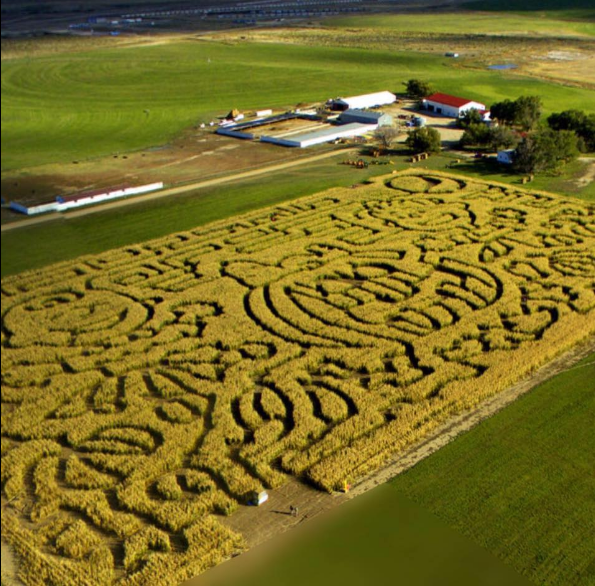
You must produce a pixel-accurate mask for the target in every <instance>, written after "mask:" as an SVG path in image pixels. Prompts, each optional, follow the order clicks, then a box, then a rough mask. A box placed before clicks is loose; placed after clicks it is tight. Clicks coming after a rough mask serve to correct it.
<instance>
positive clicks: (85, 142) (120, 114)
mask: <svg viewBox="0 0 595 586" xmlns="http://www.w3.org/2000/svg"><path fill="white" fill-rule="evenodd" d="M412 77H422V78H424V79H428V80H431V81H432V82H433V83H434V85H435V86H436V87H437V88H438V89H439V90H441V91H444V92H450V93H455V94H459V95H464V96H468V97H469V98H472V99H476V100H480V101H483V102H485V103H487V104H490V103H492V102H494V101H497V100H502V99H504V98H511V97H512V98H515V97H517V96H520V95H526V94H536V95H539V96H541V97H542V99H543V102H544V106H545V109H546V111H548V112H551V111H554V110H560V109H561V107H563V108H564V109H567V108H579V109H586V110H588V111H595V100H593V92H592V91H588V90H584V89H579V88H574V87H565V86H561V85H555V84H551V83H546V82H541V81H538V80H535V79H524V78H520V77H514V76H507V75H506V74H505V73H502V72H498V71H475V70H466V69H457V68H455V67H454V66H453V63H452V60H448V59H447V58H444V57H443V56H437V55H430V54H424V53H412V52H408V53H407V52H398V51H380V50H366V49H352V48H333V47H306V46H297V45H283V44H249V43H244V44H242V43H240V44H231V43H228V44H226V43H216V42H207V41H199V40H196V41H184V42H171V43H167V42H166V43H164V44H158V45H152V46H143V47H134V48H132V47H129V48H113V49H98V50H95V51H87V52H78V53H62V54H56V55H50V56H39V57H30V58H15V59H4V60H3V61H2V170H3V171H6V170H10V169H22V168H25V167H29V166H34V165H39V164H43V163H51V162H67V163H70V162H71V161H76V160H81V159H84V158H89V157H94V156H99V155H106V154H111V153H116V152H125V151H130V150H135V149H141V148H145V147H149V146H153V145H158V144H163V143H165V142H167V141H169V140H170V139H172V138H173V137H174V136H175V135H177V134H178V133H179V132H180V131H181V130H182V129H184V128H187V127H189V126H192V125H193V124H196V123H198V122H201V121H208V120H210V119H211V118H212V117H213V116H215V115H218V114H219V115H221V114H224V113H226V112H227V111H229V110H230V109H231V108H240V109H250V108H264V107H287V106H292V105H295V104H297V103H299V102H310V101H316V100H325V99H327V98H329V97H333V96H338V95H343V96H345V95H350V94H356V93H365V92H372V91H377V90H383V89H388V90H392V91H402V89H403V81H405V80H407V79H409V78H412Z"/></svg>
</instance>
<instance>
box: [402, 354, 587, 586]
mask: <svg viewBox="0 0 595 586" xmlns="http://www.w3.org/2000/svg"><path fill="white" fill-rule="evenodd" d="M594 397H595V354H591V355H590V356H588V357H587V358H585V359H584V360H583V361H582V362H581V363H579V364H578V365H576V366H575V367H574V368H572V369H570V370H568V371H567V372H564V373H563V374H560V375H558V376H556V377H555V378H553V379H551V380H550V381H548V382H546V383H544V384H542V385H540V386H539V387H537V388H536V389H534V390H533V391H531V392H530V393H529V394H527V395H525V396H523V397H521V398H520V399H518V400H517V401H516V402H515V403H514V404H513V405H510V406H509V407H507V408H506V409H505V410H504V411H502V412H500V413H499V414H498V415H496V416H494V417H493V418H491V419H490V420H488V421H484V422H483V423H482V424H481V425H479V426H478V427H476V428H475V429H474V430H472V431H471V432H469V433H467V434H466V435H464V436H462V437H460V438H458V439H457V440H455V441H454V442H453V443H452V444H450V445H448V446H446V447H445V448H443V449H441V450H440V451H439V452H437V453H436V454H434V455H432V456H430V457H429V458H427V459H426V460H424V461H423V462H421V463H420V464H418V465H417V466H416V467H415V468H413V469H412V470H410V471H409V472H407V473H405V474H403V475H402V476H400V477H398V478H396V479H395V480H394V481H393V482H392V485H393V487H395V488H396V489H398V490H399V491H402V492H403V493H404V494H406V495H408V496H409V497H411V498H412V499H414V500H415V501H416V502H418V503H419V504H421V505H423V506H424V507H426V508H427V509H428V510H430V511H432V512H434V513H435V514H437V515H438V516H439V517H440V518H441V519H443V520H444V521H446V522H447V523H449V524H450V525H451V526H453V527H456V528H457V529H459V530H460V531H461V532H462V533H464V534H466V535H468V536H470V537H472V538H473V539H474V541H476V542H477V543H479V544H481V545H482V546H484V547H485V548H486V549H488V551H491V552H493V553H494V554H496V555H497V556H498V557H499V558H500V559H502V560H504V561H505V562H506V563H507V564H509V565H511V566H512V567H514V568H516V569H517V570H519V571H520V572H522V573H523V574H525V575H526V576H527V577H528V578H530V579H531V581H532V582H533V583H535V584H541V585H559V586H571V585H585V586H586V585H589V584H593V583H595V501H594V500H593V495H595V477H594V476H593V454H594V453H595V426H594V425H593V421H594V418H595V403H594Z"/></svg>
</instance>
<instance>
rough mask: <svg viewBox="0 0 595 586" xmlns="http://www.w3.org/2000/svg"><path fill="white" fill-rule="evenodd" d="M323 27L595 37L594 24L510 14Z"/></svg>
mask: <svg viewBox="0 0 595 586" xmlns="http://www.w3.org/2000/svg"><path fill="white" fill-rule="evenodd" d="M324 25H325V26H332V27H358V28H376V29H381V30H382V29H394V30H398V31H399V32H402V33H406V32H420V33H428V34H430V33H448V34H453V35H454V34H461V33H462V34H467V35H481V34H484V35H510V34H514V35H518V34H523V35H531V36H546V37H547V36H554V37H560V36H587V37H593V36H595V22H591V21H588V20H586V19H585V20H582V19H581V20H565V19H562V18H557V17H556V16H555V15H554V14H548V16H547V17H543V16H541V15H539V14H533V13H530V12H529V13H525V14H511V13H509V12H506V13H500V12H483V13H482V12H460V11H456V12H455V11H453V12H438V13H436V12H434V13H433V12H426V13H424V14H378V15H376V14H374V15H358V16H343V17H336V18H330V19H328V20H325V21H324Z"/></svg>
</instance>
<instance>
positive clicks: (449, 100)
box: [422, 92, 489, 119]
mask: <svg viewBox="0 0 595 586" xmlns="http://www.w3.org/2000/svg"><path fill="white" fill-rule="evenodd" d="M422 103H423V107H424V109H425V110H428V112H435V113H436V114H442V116H450V117H451V118H460V117H461V116H462V115H463V113H464V112H467V111H468V110H479V111H480V112H481V113H482V115H483V116H484V119H485V118H486V114H487V115H488V118H489V112H488V111H486V106H485V104H482V103H481V102H475V101H473V100H468V99H467V98H459V97H458V96H450V95H448V94H441V93H439V92H438V93H435V94H432V95H431V96H428V97H427V98H424V99H423V100H422Z"/></svg>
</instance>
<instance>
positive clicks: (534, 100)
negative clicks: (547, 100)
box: [490, 96, 541, 130]
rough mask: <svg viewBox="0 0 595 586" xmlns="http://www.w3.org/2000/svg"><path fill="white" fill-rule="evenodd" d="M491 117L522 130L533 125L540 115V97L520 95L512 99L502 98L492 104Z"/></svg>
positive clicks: (528, 128)
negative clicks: (500, 100)
mask: <svg viewBox="0 0 595 586" xmlns="http://www.w3.org/2000/svg"><path fill="white" fill-rule="evenodd" d="M490 112H491V117H492V119H493V120H497V121H498V122H500V123H501V124H508V125H509V126H519V127H520V128H522V129H523V130H531V129H532V128H534V127H535V125H536V124H537V122H539V118H540V116H541V98H540V97H539V96H521V97H520V98H518V99H516V100H514V101H512V100H503V101H502V102H496V103H495V104H492V107H491V108H490Z"/></svg>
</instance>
